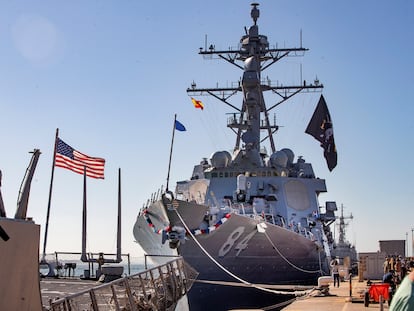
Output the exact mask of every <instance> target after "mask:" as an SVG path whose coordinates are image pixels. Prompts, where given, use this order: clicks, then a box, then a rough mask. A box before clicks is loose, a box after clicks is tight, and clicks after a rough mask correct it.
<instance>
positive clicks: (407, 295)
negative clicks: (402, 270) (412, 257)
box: [389, 268, 414, 311]
mask: <svg viewBox="0 0 414 311" xmlns="http://www.w3.org/2000/svg"><path fill="white" fill-rule="evenodd" d="M389 310H390V311H413V310H414V269H413V268H411V272H410V274H408V275H407V276H406V277H405V278H404V280H403V281H402V282H401V284H400V286H399V287H398V289H397V291H396V292H395V295H394V297H393V298H392V300H391V305H390V309H389Z"/></svg>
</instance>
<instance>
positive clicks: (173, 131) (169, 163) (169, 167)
mask: <svg viewBox="0 0 414 311" xmlns="http://www.w3.org/2000/svg"><path fill="white" fill-rule="evenodd" d="M176 120H177V114H175V115H174V123H173V129H172V139H171V148H170V160H169V162H168V174H167V187H166V191H167V192H168V183H169V181H170V169H171V158H172V152H173V145H174V133H175V121H176Z"/></svg>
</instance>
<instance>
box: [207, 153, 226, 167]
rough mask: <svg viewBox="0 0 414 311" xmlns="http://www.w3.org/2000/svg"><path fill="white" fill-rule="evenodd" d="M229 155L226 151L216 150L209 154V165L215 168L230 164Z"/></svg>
mask: <svg viewBox="0 0 414 311" xmlns="http://www.w3.org/2000/svg"><path fill="white" fill-rule="evenodd" d="M230 161H231V155H230V153H229V152H227V151H217V152H215V153H213V155H212V156H211V160H210V162H211V165H212V166H213V167H216V168H222V167H226V166H228V165H229V164H230Z"/></svg>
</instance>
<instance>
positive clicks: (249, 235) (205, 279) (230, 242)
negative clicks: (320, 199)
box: [134, 200, 329, 311]
mask: <svg viewBox="0 0 414 311" xmlns="http://www.w3.org/2000/svg"><path fill="white" fill-rule="evenodd" d="M177 202H178V204H177V205H178V207H177V209H176V210H175V209H173V208H171V207H170V208H168V207H167V206H165V205H164V203H163V202H162V201H161V200H160V201H157V202H154V203H153V204H151V206H150V207H149V208H148V209H147V213H146V214H145V215H144V214H141V215H140V216H139V217H138V218H137V222H136V224H135V226H134V235H135V238H136V240H137V242H139V244H140V245H141V247H142V248H143V249H144V250H145V251H146V252H147V254H151V255H167V259H168V256H175V255H181V256H183V257H184V259H185V261H186V262H187V263H188V264H190V265H191V266H192V267H193V268H194V269H196V270H197V272H198V273H199V276H198V278H197V279H198V280H199V282H198V283H197V282H196V283H195V284H194V285H193V287H192V288H191V290H190V292H189V294H188V299H189V306H190V310H191V311H194V310H229V309H232V308H241V307H258V305H257V303H258V302H260V303H259V304H260V306H261V307H266V306H270V305H275V304H278V303H280V302H282V301H286V300H289V299H290V298H292V296H291V295H287V294H286V295H280V294H274V293H269V292H265V291H263V290H259V289H256V288H251V287H250V288H249V287H248V286H244V284H243V283H242V282H241V281H240V280H237V279H235V278H234V277H233V276H232V275H231V274H233V275H235V276H237V277H238V278H240V279H242V280H243V281H245V282H246V283H250V284H258V285H260V286H261V287H270V288H271V287H272V285H316V284H317V279H318V277H319V276H321V275H326V274H328V273H329V269H328V266H327V260H326V257H325V253H324V252H323V250H322V249H321V248H320V247H319V245H317V244H316V243H315V242H313V241H311V240H310V239H307V238H305V237H304V236H302V235H300V234H297V233H295V232H294V231H292V230H288V229H285V228H282V227H280V226H276V225H271V224H267V225H266V228H265V229H264V230H265V231H264V232H259V231H258V229H257V225H258V224H260V223H261V222H260V220H258V219H253V218H251V217H246V216H243V215H238V214H231V215H230V217H229V218H228V219H227V221H226V222H224V223H222V224H221V225H220V226H218V227H217V229H216V230H214V231H212V232H210V233H209V234H200V235H197V236H195V238H196V239H197V242H198V243H199V244H198V243H196V242H195V241H194V239H193V237H194V235H187V239H186V241H185V243H180V246H179V247H178V248H177V249H171V248H170V247H169V245H168V241H167V242H165V243H164V244H163V243H162V232H160V231H161V228H163V226H164V225H165V221H164V220H163V217H167V218H168V217H170V219H171V220H173V222H172V223H171V224H174V225H177V226H178V225H181V226H187V227H188V228H190V230H191V231H195V230H193V229H194V228H196V227H195V226H192V227H190V226H189V225H188V224H187V223H185V224H183V223H182V222H181V220H180V219H179V218H178V215H180V216H181V218H182V219H191V220H193V224H195V223H196V222H197V220H196V221H194V220H195V219H197V217H196V216H194V217H193V216H192V215H190V212H191V211H192V212H193V213H194V215H198V214H199V217H201V215H202V213H204V212H205V209H206V207H205V206H203V205H198V204H195V203H188V202H184V203H185V207H184V208H181V207H182V206H181V205H182V203H183V202H182V201H177ZM197 211H198V212H197ZM200 211H202V213H200ZM148 215H149V216H148ZM186 216H187V217H188V218H187V217H186ZM167 227H168V226H165V228H167ZM212 258H213V259H214V260H213V259H212ZM154 260H155V261H158V262H161V261H162V260H165V258H162V257H161V258H160V257H154ZM214 261H216V262H217V263H215V262H214ZM219 265H221V266H223V267H224V268H225V269H226V270H228V271H224V270H223V269H222V268H220V267H219ZM230 297H233V298H234V299H233V298H230ZM236 297H238V298H237V299H236ZM276 309H277V308H276ZM276 309H275V310H276Z"/></svg>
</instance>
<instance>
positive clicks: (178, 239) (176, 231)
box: [162, 226, 185, 249]
mask: <svg viewBox="0 0 414 311" xmlns="http://www.w3.org/2000/svg"><path fill="white" fill-rule="evenodd" d="M167 240H168V241H169V245H170V248H172V249H175V248H177V247H178V244H179V243H183V244H184V243H185V229H184V228H183V227H179V226H174V227H172V228H171V230H169V231H166V230H163V231H162V244H164V243H165V242H166V241H167Z"/></svg>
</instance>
